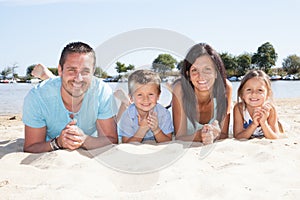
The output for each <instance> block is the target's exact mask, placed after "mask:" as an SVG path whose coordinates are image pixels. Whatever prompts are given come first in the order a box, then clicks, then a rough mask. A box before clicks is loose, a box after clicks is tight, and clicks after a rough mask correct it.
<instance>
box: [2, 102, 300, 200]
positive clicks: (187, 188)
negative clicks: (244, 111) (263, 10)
mask: <svg viewBox="0 0 300 200" xmlns="http://www.w3.org/2000/svg"><path fill="white" fill-rule="evenodd" d="M276 104H277V106H278V112H279V116H280V119H281V120H282V121H283V122H284V124H285V128H286V130H287V134H288V137H287V138H282V139H278V140H267V139H253V140H247V141H238V140H235V139H232V138H231V139H226V140H223V141H220V142H218V143H216V144H213V145H209V146H205V147H203V146H201V145H200V144H194V145H192V146H191V147H190V144H189V143H183V142H172V143H171V144H161V145H151V144H140V145H133V144H120V145H112V146H109V147H104V148H100V149H96V150H93V151H84V150H78V151H72V152H71V151H66V150H59V151H55V152H49V153H41V154H30V153H23V152H22V147H23V142H24V139H23V138H24V136H23V124H22V122H21V116H20V115H18V116H17V119H16V120H8V118H9V117H11V116H0V158H1V159H0V166H1V168H0V199H186V200H188V199H253V198H256V199H299V198H300V148H299V145H300V109H299V108H300V99H284V100H278V101H277V102H276Z"/></svg>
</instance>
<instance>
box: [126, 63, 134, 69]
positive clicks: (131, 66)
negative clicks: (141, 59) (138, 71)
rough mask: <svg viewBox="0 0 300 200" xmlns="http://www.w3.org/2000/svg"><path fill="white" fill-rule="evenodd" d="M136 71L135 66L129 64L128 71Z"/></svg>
mask: <svg viewBox="0 0 300 200" xmlns="http://www.w3.org/2000/svg"><path fill="white" fill-rule="evenodd" d="M134 69H135V66H134V65H132V64H129V65H128V67H127V71H131V70H134Z"/></svg>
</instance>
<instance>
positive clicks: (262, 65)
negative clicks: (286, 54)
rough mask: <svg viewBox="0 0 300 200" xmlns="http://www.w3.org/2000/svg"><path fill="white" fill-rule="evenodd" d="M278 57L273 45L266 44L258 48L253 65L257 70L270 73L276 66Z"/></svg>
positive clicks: (253, 58) (253, 57)
mask: <svg viewBox="0 0 300 200" xmlns="http://www.w3.org/2000/svg"><path fill="white" fill-rule="evenodd" d="M277 57H278V56H277V53H276V52H275V49H274V47H273V45H272V44H271V43H269V42H266V43H264V44H262V45H261V46H260V47H258V49H257V52H256V53H254V54H253V56H252V64H254V65H255V66H256V68H258V69H261V70H263V71H265V72H266V73H268V72H269V70H270V69H271V67H272V66H275V63H276V60H277Z"/></svg>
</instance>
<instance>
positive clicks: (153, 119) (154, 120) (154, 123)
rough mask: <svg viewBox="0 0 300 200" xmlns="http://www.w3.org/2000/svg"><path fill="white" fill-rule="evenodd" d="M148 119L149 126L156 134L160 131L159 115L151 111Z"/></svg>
mask: <svg viewBox="0 0 300 200" xmlns="http://www.w3.org/2000/svg"><path fill="white" fill-rule="evenodd" d="M147 119H148V126H149V127H150V129H151V130H152V131H153V133H154V132H155V131H157V130H158V129H159V126H158V117H157V113H156V112H153V111H150V112H149V116H148V118H147Z"/></svg>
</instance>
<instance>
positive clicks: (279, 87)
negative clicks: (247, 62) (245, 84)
mask: <svg viewBox="0 0 300 200" xmlns="http://www.w3.org/2000/svg"><path fill="white" fill-rule="evenodd" d="M239 85H240V82H239V81H238V82H232V89H233V94H232V100H233V101H236V100H237V90H238V87H239ZM271 86H272V91H273V97H274V99H281V98H282V99H284V98H299V97H300V81H279V80H278V81H271Z"/></svg>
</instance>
